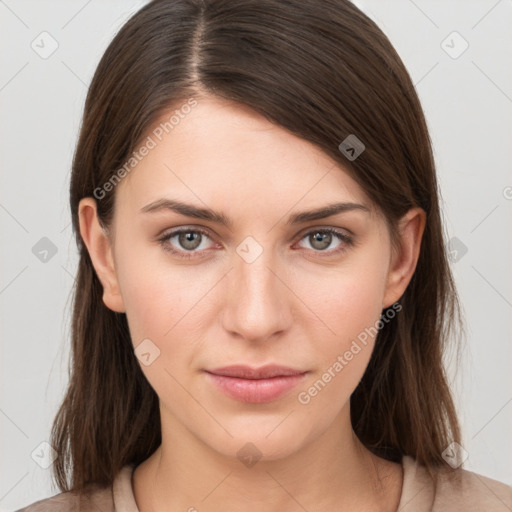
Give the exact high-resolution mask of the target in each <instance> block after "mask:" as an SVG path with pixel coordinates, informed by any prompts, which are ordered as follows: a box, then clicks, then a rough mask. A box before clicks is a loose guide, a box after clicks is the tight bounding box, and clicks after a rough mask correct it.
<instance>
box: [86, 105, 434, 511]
mask: <svg viewBox="0 0 512 512" xmlns="http://www.w3.org/2000/svg"><path fill="white" fill-rule="evenodd" d="M165 119H169V113H168V112H167V113H164V114H163V115H162V120H165ZM115 194H116V199H115V213H114V220H113V224H112V226H110V230H109V231H108V232H105V231H104V230H102V228H101V227H100V224H99V223H98V219H97V215H96V202H95V200H94V199H93V198H90V197H89V198H85V199H83V200H82V201H81V202H80V205H79V216H80V231H81V235H82V238H83V240H84V242H85V244H86V246H87V249H88V251H89V254H90V255H91V259H92V262H93V265H94V267H95V270H96V272H97V274H98V277H99V279H100V280H101V283H102V284H103V287H104V294H103V301H104V303H105V305H106V306H107V307H109V308H110V309H112V310H113V311H116V312H124V313H126V315H127V319H128V324H129V327H130V333H131V337H132V343H133V346H134V348H135V347H137V346H138V345H139V343H141V342H142V340H144V339H148V338H149V339H150V340H151V342H152V343H153V344H154V345H153V346H156V347H158V349H159V350H160V355H159V356H158V357H157V358H156V359H155V360H154V361H153V362H152V363H151V364H150V365H149V366H145V365H142V364H141V369H142V371H143V372H144V375H145V376H146V378H147V379H148V381H149V383H150V384H151V386H152V387H153V389H154V390H155V392H156V393H157V394H158V396H159V400H160V412H161V428H162V444H161V446H160V447H159V449H158V450H157V451H156V452H155V453H154V454H153V455H152V456H151V457H149V458H148V459H147V460H146V461H144V462H143V463H142V464H140V465H139V466H138V467H137V468H136V470H135V471H134V475H133V487H134V495H135V499H136V502H137V504H138V507H139V510H140V511H141V512H152V511H157V510H158V511H161V510H194V509H192V508H191V507H195V509H197V510H198V511H200V512H203V511H217V510H223V511H237V510H244V511H248V512H252V511H261V510H265V511H269V512H272V511H278V510H279V511H297V510H303V508H301V507H304V508H305V509H306V510H309V511H318V512H321V511H332V510H338V511H355V510H358V511H361V510H363V511H377V510H379V511H382V510H389V511H391V510H396V508H397V505H398V502H399V498H400V493H401V486H402V469H401V465H399V464H395V463H392V462H389V461H386V460H384V459H382V458H379V457H376V456H375V455H373V454H372V453H371V452H370V451H368V450H367V449H366V448H365V447H364V446H363V445H362V443H360V441H359V440H358V439H357V437H356V436H355V434H354V431H353V429H352V426H351V423H350V404H349V398H350V395H351V393H352V392H353V391H354V389H355V388H356V386H357V384H358V382H359V380H360V379H361V378H362V376H363V374H364V371H365V369H366V366H367V364H368V361H369V359H370V356H371V352H372V349H373V345H374V341H375V340H374V338H371V337H370V338H369V339H368V342H367V345H366V347H364V348H363V349H362V350H361V351H360V352H359V353H358V354H357V355H355V356H354V357H353V359H352V360H351V361H350V362H348V364H347V365H346V366H345V367H344V368H343V370H342V371H341V372H339V373H337V374H336V377H334V378H332V380H331V381H330V382H329V383H328V384H327V385H326V386H325V387H324V388H323V389H322V390H321V391H320V392H319V393H318V394H317V395H316V396H314V397H312V398H311V400H310V402H309V403H307V404H301V403H300V402H299V401H298V398H297V396H298V393H299V392H301V391H304V390H307V389H308V388H309V387H310V386H311V385H312V384H313V383H314V382H316V381H318V379H319V378H321V377H322V375H323V374H324V373H325V372H326V371H327V369H328V368H329V367H332V365H333V363H334V362H335V361H336V360H337V357H338V356H339V355H343V354H344V353H345V352H346V351H347V350H349V348H350V346H351V343H352V341H353V340H355V339H356V338H357V336H358V335H359V334H360V333H361V332H363V331H364V330H365V328H369V327H370V326H374V325H375V323H376V322H377V321H378V320H379V318H380V315H381V312H382V309H383V308H385V307H388V306H391V305H392V304H394V303H395V302H396V301H397V300H398V299H399V298H400V297H401V295H402V294H403V292H404V291H405V289H406V287H407V285H408V283H409V281H410V279H411V277H412V275H413V273H414V270H415V267H416V263H417V259H418V255H419V249H420V243H421V237H422V234H423V230H424V226H425V214H424V212H423V210H421V209H419V208H413V209H411V210H410V211H409V212H408V213H407V214H406V215H405V216H404V217H403V218H402V220H401V222H400V225H399V230H400V231H399V232H400V240H401V244H400V247H399V248H398V250H393V248H392V246H391V242H390V236H389V233H388V230H387V227H386V224H385V220H384V218H382V217H381V215H380V214H379V213H378V211H377V210H376V209H375V207H374V205H372V204H371V202H370V200H369V198H368V197H367V196H366V195H365V193H364V191H363V189H362V188H360V187H359V185H358V184H357V183H356V182H355V181H354V180H353V179H352V178H350V176H349V175H348V174H347V173H346V172H345V171H344V170H343V169H342V168H341V167H340V166H339V164H337V163H335V162H334V161H333V160H331V159H330V158H329V157H328V156H327V155H325V154H324V153H323V152H321V151H320V150H319V149H318V148H317V147H316V146H314V145H312V144H310V143H309V142H307V141H305V140H303V139H300V138H298V137H296V136H295V135H292V134H291V133H289V132H288V131H286V130H285V129H283V128H281V127H279V126H276V125H274V124H271V123H270V122H268V121H267V120H266V119H265V118H263V117H261V116H260V115H258V114H257V113H255V112H253V111H251V110H250V109H248V108H247V107H245V106H241V105H238V104H235V103H231V102H228V101H225V100H220V99H218V98H214V97H211V96H206V97H201V98H200V99H199V102H198V105H197V106H196V107H195V108H194V109H193V110H192V111H191V113H190V114H188V115H187V116H186V117H185V118H184V119H182V120H180V123H179V124H178V125H177V126H175V128H174V129H173V130H172V132H170V133H169V135H167V136H166V137H164V138H163V140H162V141H161V142H159V143H158V145H157V146H156V147H155V148H154V149H152V150H151V151H150V152H149V154H148V155H147V156H146V157H145V158H144V159H143V160H142V161H141V162H140V163H139V164H138V165H137V167H136V168H135V169H134V170H133V171H132V172H131V173H130V174H128V175H127V176H126V177H125V178H124V179H123V180H122V181H121V183H120V184H119V185H117V187H116V190H115ZM161 198H172V199H177V200H180V201H183V202H187V203H191V204H194V205H196V206H198V207H209V208H211V209H213V210H215V211H218V212H222V213H223V214H224V215H225V216H226V217H228V218H229V219H231V221H232V223H233V225H232V227H231V228H229V229H228V228H227V227H225V226H222V225H220V224H218V223H215V222H212V221H209V220H203V219H196V218H192V217H187V216H183V215H180V214H178V213H176V212H173V211H170V210H163V211H158V212H151V213H141V212H140V210H141V208H143V207H144V206H145V205H147V204H148V203H151V202H152V201H155V200H158V199H161ZM331 202H351V203H358V204H362V205H365V206H367V207H368V209H369V211H363V210H353V211H348V212H343V213H338V214H336V215H334V216H331V217H328V218H324V219H321V220H314V221H308V222H305V223H302V224H299V225H287V224H286V219H287V218H288V216H289V215H291V214H293V213H297V212H301V211H306V210H312V209H316V208H320V207H322V206H325V205H327V204H329V203H331ZM180 226H182V227H189V228H190V229H192V228H194V229H197V228H202V229H204V230H206V231H207V232H208V236H206V237H203V238H202V241H201V243H200V244H199V241H198V242H197V243H196V245H197V248H195V249H193V251H195V253H194V255H193V257H192V258H191V259H185V258H180V257H179V256H177V255H175V254H172V253H170V252H169V251H166V250H165V248H164V247H165V244H166V245H167V246H169V245H170V246H171V247H173V248H174V249H175V250H177V251H181V253H182V254H186V253H187V250H186V249H187V247H191V245H188V246H185V247H184V246H183V242H184V241H183V239H182V240H181V242H182V244H181V245H180V239H179V237H178V236H174V237H173V238H171V239H170V240H167V241H166V242H165V243H164V245H162V243H160V242H159V241H158V240H157V239H158V238H159V237H160V235H161V236H163V235H165V234H167V233H169V231H170V230H171V229H172V228H177V227H180ZM328 227H332V228H335V229H337V230H339V231H341V232H342V233H344V234H348V235H351V236H352V240H353V242H354V243H353V244H348V243H346V242H344V241H340V240H339V239H337V238H336V236H334V235H333V236H332V239H331V242H330V244H329V240H330V239H329V238H327V241H326V242H325V243H324V244H323V245H322V242H319V241H315V239H314V238H313V235H314V230H315V229H320V228H328ZM311 231H313V233H311ZM247 236H251V237H252V238H253V239H254V240H255V241H256V242H257V244H258V246H259V247H260V248H261V249H262V250H263V252H262V253H261V254H260V255H259V257H258V258H257V259H255V261H252V262H251V263H248V262H247V261H246V260H244V259H243V258H242V257H241V256H240V255H239V254H238V253H237V251H236V249H237V247H238V246H239V245H240V244H241V243H242V242H243V241H244V239H245V238H246V237H247ZM328 236H329V235H327V237H328ZM185 243H186V241H185ZM189 243H190V242H189ZM242 245H243V244H242ZM325 246H327V247H326V248H324V249H323V250H322V247H325ZM339 247H342V250H341V251H340V252H336V249H337V248H339ZM250 250H251V251H254V247H253V248H252V249H250ZM193 251H192V252H193ZM188 254H190V250H189V252H188ZM201 254H202V257H201ZM253 254H254V253H253ZM397 314H400V313H397ZM236 363H245V364H249V365H252V366H262V365H264V364H267V363H277V364H282V365H286V366H291V367H293V368H297V369H301V370H303V371H308V372H309V373H308V374H307V375H306V378H305V380H304V382H303V383H301V384H300V385H299V386H298V387H297V388H294V389H292V390H291V391H290V392H288V393H286V394H285V395H284V396H282V397H280V398H278V399H277V400H275V401H273V402H270V403H263V404H245V403H241V402H238V401H236V400H233V399H232V398H229V397H228V396H226V395H224V394H223V393H221V392H220V391H219V390H217V388H215V387H214V386H212V384H211V383H210V382H209V381H208V379H207V378H206V375H205V374H204V372H203V371H202V370H204V369H208V368H210V369H211V368H214V367H219V366H225V365H229V364H236ZM248 442H250V443H253V445H254V446H256V447H257V449H258V451H259V453H261V455H262V457H261V459H260V460H258V462H257V463H256V464H255V465H253V466H252V467H248V466H246V465H245V464H243V463H242V462H241V460H240V459H239V458H238V457H237V452H238V451H239V450H240V449H241V448H242V447H243V446H244V445H245V444H246V443H248Z"/></svg>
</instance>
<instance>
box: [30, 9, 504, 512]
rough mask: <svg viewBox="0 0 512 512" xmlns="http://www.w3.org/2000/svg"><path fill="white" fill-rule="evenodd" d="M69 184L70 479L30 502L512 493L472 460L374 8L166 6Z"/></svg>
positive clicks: (127, 33)
mask: <svg viewBox="0 0 512 512" xmlns="http://www.w3.org/2000/svg"><path fill="white" fill-rule="evenodd" d="M70 204H71V212H72V220H73V227H74V230H75V234H76V240H77V244H78V247H79V250H80V263H79V270H78V276H77V280H76V290H75V300H74V313H73V343H72V358H73V361H72V374H71V379H70V384H69V389H68V391H67V394H66V397H65V399H64V402H63V404H62V406H61V408H60V410H59V412H58V414H57V417H56V418H55V422H54V425H53V429H52V445H53V447H54V448H55V449H56V451H57V453H58V458H57V459H56V461H55V462H54V476H55V479H56V482H57V484H58V486H59V488H60V490H61V491H62V492H61V493H60V494H58V495H57V496H54V497H52V498H48V499H46V500H42V501H41V502H38V503H36V504H32V505H31V506H29V507H27V508H25V509H23V510H28V511H36V510H72V509H73V507H78V506H80V507H81V508H80V510H97V509H99V510H115V511H117V512H120V511H123V512H128V511H134V510H138V511H140V512H153V511H160V510H162V511H163V510H169V511H171V510H173V511H174V510H189V511H195V510H198V511H207V510H209V511H217V510H244V511H256V510H257V511H261V510H265V511H273V510H281V511H282V510H285V511H287V510H290V511H291V510H309V511H313V510H314V511H319V512H320V511H332V510H337V511H347V512H348V511H352V510H371V511H377V510H378V511H386V512H388V511H395V510H406V511H407V510H411V511H412V510H414V511H426V510H433V511H436V512H442V511H448V510H450V511H453V510H466V509H468V508H469V506H470V505H471V506H472V507H473V510H486V511H489V510H496V511H498V510H510V508H511V507H512V489H511V488H510V487H508V486H506V485H505V484H503V483H500V482H497V481H494V480H491V479H489V478H486V477H484V476H481V475H476V474H475V473H471V472H469V471H466V470H464V469H462V467H461V464H462V462H463V459H464V450H463V448H462V446H461V443H462V441H461V436H460V430H459V424H458V419H457V415H456V411H455V407H454V404H453V400H452V396H451V392H450V389H449V386H448V383H447V380H446V377H445V371H444V368H443V364H442V354H443V349H444V347H445V343H446V342H447V340H448V339H449V334H450V333H451V328H452V327H454V326H455V325H456V321H457V320H459V309H458V302H457V295H456V291H455V288H454V283H453V279H452V275H451V273H450V269H449V265H448V262H447V258H446V252H445V246H444V238H443V226H442V223H441V217H440V209H439V200H438V190H437V180H436V173H435V167H434V160H433V156H432V150H431V146H430V139H429V135H428V131H427V127H426V123H425V119H424V116H423V112H422V109H421V105H420V103H419V100H418V97H417V95H416V93H415V90H414V87H413V84H412V82H411V80H410V77H409V75H408V73H407V71H406V69H405V67H404V65H403V63H402V62H401V60H400V58H399V57H398V55H397V53H396V52H395V50H394V49H393V47H392V46H391V44H390V42H389V41H388V39H387V38H386V37H385V36H384V34H383V33H382V32H381V31H380V30H379V28H378V27H377V26H376V25H375V23H373V22H372V21H371V20H370V19H369V18H368V17H367V16H365V15H364V14H363V13H362V12H361V11H360V10H359V9H357V8H356V7H355V6H354V5H353V4H351V3H350V2H348V1H344V0H323V1H322V2H318V1H317V0H281V1H278V0H203V1H200V0H172V1H171V0H154V1H152V2H150V3H149V4H148V5H146V6H145V7H144V8H142V9H141V10H140V11H139V12H138V13H137V14H136V15H135V16H133V17H132V18H131V19H130V20H129V21H128V22H127V23H126V24H125V26H124V27H123V28H122V29H121V31H120V32H119V33H118V34H117V35H116V37H115V38H114V40H113V41H112V43H111V44H110V46H109V48H108V49H107V51H106V52H105V55H104V56H103V58H102V60H101V62H100V64H99V66H98V69H97V71H96V73H95V76H94V78H93V81H92V84H91V86H90V89H89V93H88V97H87V101H86V105H85V112H84V118H83V124H82V129H81V133H80V138H79V141H78V145H77V149H76V152H75V156H74V162H73V170H72V177H71V187H70ZM457 326H458V327H459V328H460V325H459V324H457Z"/></svg>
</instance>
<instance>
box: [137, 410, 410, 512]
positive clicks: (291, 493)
mask: <svg viewBox="0 0 512 512" xmlns="http://www.w3.org/2000/svg"><path fill="white" fill-rule="evenodd" d="M346 409H347V411H348V407H347V408H346ZM171 420H172V419H171V418H165V417H164V416H162V424H166V425H167V427H168V428H166V429H165V430H162V444H161V445H160V447H159V448H158V449H157V450H156V451H155V453H154V454H153V455H152V456H151V457H150V458H149V459H147V460H146V461H144V462H143V463H142V464H141V465H139V466H138V467H137V468H136V469H135V472H134V478H133V482H134V485H133V487H134V495H135V500H136V502H137V504H138V506H139V510H140V512H160V511H163V510H166V511H167V510H187V511H188V510H190V511H191V512H194V511H195V510H197V511H207V510H227V504H229V510H244V511H247V512H256V511H258V512H259V511H261V510H265V511H268V512H274V511H276V512H277V511H280V512H288V511H290V512H291V511H296V510H300V509H301V508H302V509H305V510H315V511H318V512H323V511H332V510H337V511H340V512H349V511H354V510H365V511H383V510H389V511H394V510H396V507H397V505H398V502H399V499H400V490H401V480H402V474H401V466H400V465H398V464H395V463H392V462H389V461H385V460H384V459H381V458H379V457H377V456H375V455H374V454H372V453H371V452H370V451H369V450H367V449H366V448H365V447H364V445H362V443H361V442H360V441H359V439H358V438H357V436H356V435H355V434H354V432H353V430H352V427H351V424H350V414H347V412H345V413H344V414H340V415H339V416H338V417H337V419H336V420H335V421H334V422H333V423H332V424H331V425H330V427H329V429H328V430H327V431H325V432H324V433H323V435H321V436H319V437H315V439H314V441H313V442H311V443H310V444H307V445H305V446H303V447H301V448H300V449H299V450H298V451H295V452H294V453H292V454H291V455H289V456H286V457H284V458H280V459H275V460H266V459H265V458H262V459H260V460H258V461H257V462H256V463H255V464H254V465H252V464H251V463H247V464H244V463H242V462H241V460H239V459H238V458H236V457H227V456H225V455H223V454H220V453H218V452H217V451H215V450H213V449H212V448H211V447H209V446H207V445H205V444H204V443H203V442H202V441H201V440H199V439H198V438H197V437H196V436H195V435H194V434H193V433H192V432H190V431H189V430H186V429H184V428H183V426H182V425H181V424H178V423H177V422H173V421H171Z"/></svg>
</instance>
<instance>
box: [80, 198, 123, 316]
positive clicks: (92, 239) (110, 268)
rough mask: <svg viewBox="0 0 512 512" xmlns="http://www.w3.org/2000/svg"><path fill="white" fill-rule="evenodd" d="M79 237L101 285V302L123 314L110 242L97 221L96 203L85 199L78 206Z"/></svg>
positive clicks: (90, 199) (91, 199)
mask: <svg viewBox="0 0 512 512" xmlns="http://www.w3.org/2000/svg"><path fill="white" fill-rule="evenodd" d="M78 218H79V221H80V235H81V236H82V240H83V241H84V243H85V245H86V247H87V251H88V252H89V256H90V257H91V261H92V264H93V266H94V269H95V270H96V275H97V276H98V279H99V280H100V282H101V284H102V285H103V302H104V303H105V305H106V306H107V307H108V308H109V309H111V310H112V311H115V312H117V313H124V312H125V307H124V303H123V299H122V297H121V293H120V290H119V283H118V281H117V275H116V270H115V266H114V258H113V254H112V244H111V240H110V238H109V236H108V234H107V232H106V231H105V229H104V228H103V227H102V226H101V224H100V222H99V219H98V212H97V208H96V201H95V200H94V199H93V198H92V197H85V198H84V199H82V200H81V201H80V203H79V205H78Z"/></svg>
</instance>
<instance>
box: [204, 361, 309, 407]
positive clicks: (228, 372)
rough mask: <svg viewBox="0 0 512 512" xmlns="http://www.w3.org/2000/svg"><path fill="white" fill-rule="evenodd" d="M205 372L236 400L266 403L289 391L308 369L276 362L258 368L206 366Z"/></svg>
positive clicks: (218, 386) (220, 388) (211, 380)
mask: <svg viewBox="0 0 512 512" xmlns="http://www.w3.org/2000/svg"><path fill="white" fill-rule="evenodd" d="M205 373H206V375H207V377H208V379H209V380H210V382H212V383H213V384H214V385H215V386H216V387H217V389H219V390H220V391H222V392H223V393H224V394H226V395H228V396H229V397H231V398H233V399H235V400H238V401H240V402H245V403H266V402H272V401H274V400H277V399H278V398H279V397H281V396H282V395H284V394H285V393H286V392H288V391H290V390H291V389H292V388H294V387H295V386H296V385H297V384H299V383H300V382H301V381H302V380H303V379H304V377H305V376H306V374H307V373H308V372H307V371H304V370H297V369H294V368H289V367H286V366H278V365H267V366H263V367H261V368H252V367H250V366H245V365H236V366H226V367H223V368H215V369H212V370H205Z"/></svg>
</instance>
